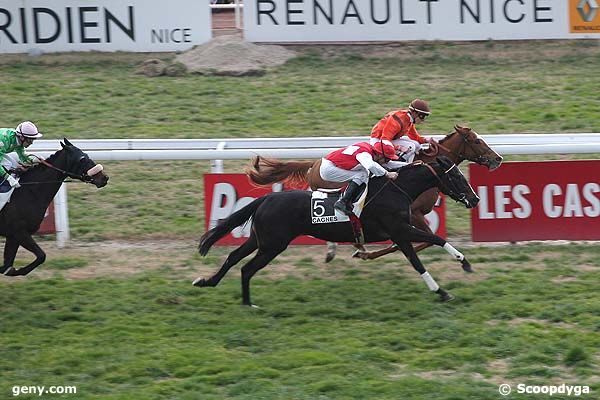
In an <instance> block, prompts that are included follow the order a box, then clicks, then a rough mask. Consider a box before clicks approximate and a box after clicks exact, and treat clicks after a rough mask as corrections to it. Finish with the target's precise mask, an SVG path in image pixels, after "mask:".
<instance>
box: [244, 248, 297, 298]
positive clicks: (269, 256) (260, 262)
mask: <svg viewBox="0 0 600 400" xmlns="http://www.w3.org/2000/svg"><path fill="white" fill-rule="evenodd" d="M286 248H287V245H285V246H283V247H276V248H274V249H265V248H264V245H263V248H261V249H258V253H256V256H254V258H253V259H252V260H250V261H248V263H247V264H246V265H244V266H243V267H242V305H244V306H252V307H255V306H253V305H252V303H251V302H250V279H252V277H253V276H254V274H256V273H257V272H258V271H260V270H261V269H263V268H264V267H266V266H267V264H269V263H270V262H271V261H272V260H273V259H274V258H275V257H277V256H278V255H279V254H280V253H282V252H283V251H284V250H285V249H286Z"/></svg>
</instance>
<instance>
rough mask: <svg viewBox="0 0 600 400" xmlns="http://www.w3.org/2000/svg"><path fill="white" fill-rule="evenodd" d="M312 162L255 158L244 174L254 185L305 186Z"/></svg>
mask: <svg viewBox="0 0 600 400" xmlns="http://www.w3.org/2000/svg"><path fill="white" fill-rule="evenodd" d="M313 164H314V161H280V160H276V159H274V158H265V157H261V156H256V157H254V158H253V159H252V162H251V164H250V166H248V167H246V168H245V170H244V172H245V173H246V175H248V178H250V181H252V182H253V183H254V184H256V185H260V186H266V185H271V184H273V183H275V182H285V183H289V184H290V185H292V186H302V185H306V179H307V175H308V170H309V169H310V167H312V165H313Z"/></svg>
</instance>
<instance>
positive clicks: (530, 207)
mask: <svg viewBox="0 0 600 400" xmlns="http://www.w3.org/2000/svg"><path fill="white" fill-rule="evenodd" d="M599 172H600V160H582V161H543V162H506V163H503V164H502V166H501V167H500V168H498V169H497V170H495V171H493V172H489V171H488V170H487V169H486V168H485V167H482V166H479V165H475V164H470V180H471V185H472V186H473V188H474V189H475V191H476V192H477V194H478V195H479V197H480V198H481V201H480V203H479V206H478V207H477V208H475V209H473V210H472V211H471V234H472V239H473V241H476V242H490V241H524V240H600V218H599V216H600V184H599V183H598V182H599V177H600V173H599Z"/></svg>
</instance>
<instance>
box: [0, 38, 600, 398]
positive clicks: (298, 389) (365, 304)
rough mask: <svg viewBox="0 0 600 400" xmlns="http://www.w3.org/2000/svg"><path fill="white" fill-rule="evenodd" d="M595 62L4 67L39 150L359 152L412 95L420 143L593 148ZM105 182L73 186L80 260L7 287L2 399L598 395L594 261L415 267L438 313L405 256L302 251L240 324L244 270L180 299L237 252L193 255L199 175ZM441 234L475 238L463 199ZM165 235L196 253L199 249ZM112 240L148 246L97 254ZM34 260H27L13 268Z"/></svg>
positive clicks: (516, 54) (339, 54) (54, 58)
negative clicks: (564, 390) (59, 141)
mask: <svg viewBox="0 0 600 400" xmlns="http://www.w3.org/2000/svg"><path fill="white" fill-rule="evenodd" d="M592 43H593V44H592ZM394 49H395V50H394ZM599 49H600V48H599V47H598V46H596V45H595V41H594V42H593V41H571V42H554V41H547V42H532V43H530V42H523V43H519V42H513V43H495V42H486V43H478V44H473V43H471V44H463V45H455V44H440V43H427V44H416V45H409V44H406V45H404V44H402V45H399V46H392V47H389V48H386V51H385V54H386V56H381V54H380V53H377V48H376V47H375V46H372V45H369V46H348V47H341V48H340V47H338V48H332V47H325V46H323V47H313V48H311V50H302V52H303V53H302V54H303V55H301V56H300V57H299V58H297V59H295V60H293V61H291V62H289V63H288V64H286V65H284V66H282V67H279V68H277V69H275V70H273V71H271V72H269V73H268V74H266V75H265V76H262V77H245V78H228V77H209V76H186V77H179V78H157V79H149V78H146V77H142V76H139V75H134V74H133V71H134V68H135V65H136V63H138V62H140V61H141V60H143V59H145V58H149V57H151V56H149V55H148V56H146V55H131V54H110V55H99V54H93V53H92V54H85V55H83V56H82V55H48V56H43V57H41V58H31V59H30V58H26V57H20V56H6V57H3V58H2V60H0V91H1V92H2V94H3V96H2V97H0V109H2V111H3V116H4V118H3V121H4V122H3V125H4V126H11V125H15V124H16V123H17V122H18V121H20V120H22V119H32V120H34V121H36V122H37V123H38V124H39V125H40V128H41V129H43V130H44V132H46V135H45V137H46V138H49V139H51V138H62V137H63V136H67V137H69V138H72V139H86V138H87V139H92V138H229V137H296V136H333V135H342V136H343V135H366V134H368V132H369V130H370V128H371V126H372V125H373V124H374V123H375V122H376V121H377V119H378V118H379V117H380V116H381V115H383V113H385V112H386V111H388V110H389V109H391V108H393V107H399V106H404V105H405V104H406V103H408V101H409V100H411V99H412V98H414V97H423V98H426V99H428V100H429V101H430V103H431V105H432V107H433V111H434V114H433V115H432V117H431V119H430V120H429V121H428V123H427V124H425V125H424V126H422V128H421V132H422V133H424V134H433V133H435V134H438V133H444V132H449V131H450V130H451V128H452V126H453V125H454V124H455V123H465V124H470V125H471V126H472V127H473V128H474V129H476V130H477V131H478V132H479V133H482V134H493V133H513V132H515V133H516V132H542V133H552V132H565V131H568V132H597V131H598V127H599V126H600V115H599V114H598V112H597V94H598V92H599V89H600V83H599V82H600V81H599V80H598V79H596V78H595V76H594V74H593V73H591V72H590V68H591V67H590V66H594V65H597V64H598V62H599V61H600V60H599V53H600V51H599ZM392 50H393V51H392ZM390 53H393V54H392V56H389V54H390ZM394 54H395V55H394ZM170 56H171V55H166V56H164V55H163V56H162V57H170ZM585 157H589V156H585ZM540 158H541V157H507V159H509V160H518V159H540ZM543 158H547V159H550V158H552V159H561V158H565V156H561V155H556V156H548V157H543ZM242 163H243V161H237V162H227V163H226V170H227V171H228V172H239V171H241V164H242ZM104 164H105V167H106V171H107V173H108V174H109V175H110V177H111V179H110V182H109V185H108V186H107V187H106V188H104V189H102V190H96V189H94V188H92V187H90V186H88V185H82V184H76V183H72V184H69V189H68V191H69V210H70V224H71V230H72V236H73V238H74V239H75V240H76V241H77V242H79V243H82V242H91V243H90V244H88V246H89V247H83V248H82V247H81V246H78V247H75V248H74V249H65V250H60V251H58V250H54V251H55V252H56V253H58V254H55V253H49V257H48V260H47V261H46V263H45V264H44V265H43V266H42V267H40V268H39V270H37V271H35V272H34V273H33V274H32V275H31V276H30V277H27V278H25V279H23V278H14V279H8V278H1V277H0V304H2V314H1V315H2V316H1V317H0V337H2V340H3V341H2V343H3V346H2V357H0V376H1V379H0V399H4V398H12V394H11V387H12V386H14V385H76V386H77V387H78V393H77V395H72V396H67V395H65V396H63V397H64V398H71V397H73V398H77V399H80V398H81V399H103V400H104V399H128V400H129V399H198V398H202V399H234V398H235V399H252V400H254V399H286V400H288V399H311V400H312V399H408V400H410V399H418V400H421V399H434V398H435V399H442V400H466V399H477V400H482V399H485V400H488V399H496V398H501V397H500V396H499V394H498V385H499V384H500V383H510V384H513V385H515V384H517V383H527V384H536V385H545V384H561V383H563V382H564V383H569V384H574V385H590V386H592V389H593V392H592V394H591V395H588V396H586V398H589V399H593V398H597V397H598V396H597V394H596V393H597V391H598V390H600V381H599V380H598V377H597V375H598V374H597V371H598V368H599V366H600V365H599V364H600V354H599V353H598V348H599V346H600V339H599V338H600V335H598V333H599V332H600V315H599V314H598V298H597V293H598V292H599V289H600V287H599V286H598V282H599V281H600V279H599V278H600V272H599V269H598V268H599V267H600V263H599V261H598V260H599V259H600V252H599V250H598V246H594V245H578V244H572V243H571V244H567V245H562V246H546V245H540V244H530V245H525V246H509V247H481V248H479V247H472V248H460V247H461V246H457V247H459V248H460V250H462V251H463V252H464V253H465V254H466V255H467V256H468V257H469V259H470V260H471V262H472V263H473V266H474V268H475V270H476V271H477V272H476V274H475V275H472V276H467V275H464V274H462V273H461V272H460V267H459V266H458V265H457V264H456V263H454V262H452V261H449V258H448V255H447V254H446V253H445V252H443V251H441V250H439V249H438V250H436V249H431V250H427V251H426V252H424V253H422V259H423V261H424V263H425V265H426V266H427V267H428V269H429V270H430V271H431V273H432V275H433V276H434V277H435V278H436V279H437V280H438V282H439V283H440V284H441V285H442V286H443V287H445V288H446V289H448V290H450V291H451V292H452V293H453V294H455V295H456V296H457V300H456V301H455V302H453V303H450V304H440V303H438V302H437V301H436V298H435V296H434V295H432V294H430V293H428V291H427V289H426V287H425V285H424V284H423V282H422V281H421V280H420V279H419V278H418V276H417V275H416V274H415V272H414V271H413V270H412V269H411V268H410V267H409V266H408V265H407V262H406V261H405V260H403V258H401V257H399V256H398V255H391V256H388V257H386V258H384V259H381V260H376V261H370V262H361V261H357V260H353V259H350V258H349V254H341V255H340V256H338V258H337V259H336V260H334V262H333V263H332V264H329V265H327V266H324V265H323V264H322V262H321V259H322V257H323V256H324V250H323V249H321V248H311V250H310V251H312V253H307V251H308V250H306V249H305V248H301V249H298V248H293V249H290V250H289V251H288V253H292V254H291V255H289V254H288V255H285V254H284V255H282V256H281V257H279V258H278V259H276V260H275V261H274V262H273V263H272V264H273V265H271V266H269V267H268V268H266V269H265V270H264V271H261V272H260V273H259V274H258V275H257V276H256V278H255V279H254V280H253V284H252V289H253V292H252V295H253V300H254V302H256V303H257V304H259V305H261V306H263V309H262V310H261V311H256V310H251V309H246V308H242V307H240V306H239V303H240V299H241V296H240V287H239V286H240V285H239V268H238V267H236V268H234V269H233V270H232V271H231V272H230V274H229V275H227V276H226V278H225V279H224V281H223V282H222V284H221V286H219V287H218V288H216V289H198V288H193V287H192V286H191V285H190V281H191V280H192V279H193V278H195V277H196V276H198V275H201V276H206V274H208V273H212V272H214V271H215V270H216V269H217V268H218V266H219V265H220V264H221V263H222V262H223V260H224V258H225V256H226V254H227V252H228V251H230V250H231V249H220V248H218V249H214V250H213V251H212V252H211V254H210V255H209V256H208V257H206V258H200V257H199V256H198V255H197V254H195V251H196V249H195V244H196V243H195V241H196V240H197V237H198V236H199V235H200V234H201V233H202V232H203V231H204V223H203V221H204V216H203V211H202V208H203V185H202V175H203V174H204V173H206V172H207V171H209V168H210V166H209V164H208V162H201V161H186V162H183V161H177V162H168V161H163V162H147V161H144V162H142V161H139V162H114V161H113V162H104ZM463 170H466V169H465V168H463ZM448 231H449V233H450V238H455V237H458V236H460V237H464V236H467V235H468V234H469V221H468V212H467V210H465V209H464V208H463V207H461V206H458V205H456V204H454V203H453V202H448ZM51 239H52V238H51V237H50V238H47V239H44V240H42V247H44V248H52V245H51V243H50V240H51ZM162 239H174V240H177V241H178V243H189V253H188V252H187V251H182V250H180V249H178V250H169V249H166V250H165V249H164V248H162V247H161V246H160V243H161V240H162ZM106 240H113V241H116V242H117V243H119V242H129V241H145V242H147V243H150V244H148V245H146V247H144V248H141V249H134V250H132V251H130V250H127V249H125V248H120V247H118V246H114V250H109V251H108V252H107V251H105V252H99V251H98V249H96V246H94V245H93V244H94V243H96V242H97V243H96V244H97V245H100V244H102V243H101V242H103V241H106ZM152 243H157V244H158V245H157V246H153V245H152ZM111 252H112V254H108V253H111ZM344 252H345V253H349V250H344V251H341V253H344ZM29 259H30V256H29V255H23V254H22V253H20V256H19V258H18V261H17V265H18V266H22V265H24V264H25V263H26V262H29ZM107 266H108V268H110V269H109V271H110V272H104V273H102V272H101V271H103V268H107ZM96 269H97V270H98V272H97V271H96ZM78 274H79V275H78ZM75 278H77V279H75ZM82 278H87V279H82ZM59 397H60V396H56V398H59ZM19 398H23V399H25V398H38V397H34V396H20V397H19ZM510 398H514V399H518V398H524V399H534V398H542V397H540V396H521V395H517V394H514V393H513V395H511V396H510ZM553 399H563V400H564V399H566V397H564V396H560V395H555V396H553Z"/></svg>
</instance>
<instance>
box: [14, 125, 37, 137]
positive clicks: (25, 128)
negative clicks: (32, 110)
mask: <svg viewBox="0 0 600 400" xmlns="http://www.w3.org/2000/svg"><path fill="white" fill-rule="evenodd" d="M15 130H16V131H17V133H18V134H19V135H21V136H23V137H26V138H28V139H37V138H41V137H42V134H41V133H40V132H39V131H38V128H37V126H35V124H34V123H33V122H31V121H25V122H21V123H20V124H19V125H17V129H15Z"/></svg>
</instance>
